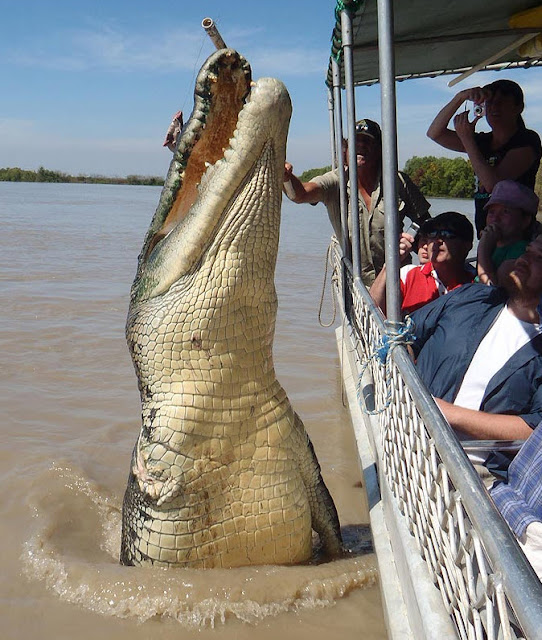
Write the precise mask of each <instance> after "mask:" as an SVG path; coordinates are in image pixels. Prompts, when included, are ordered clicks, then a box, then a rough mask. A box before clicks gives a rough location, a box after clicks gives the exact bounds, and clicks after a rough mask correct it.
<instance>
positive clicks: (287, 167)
mask: <svg viewBox="0 0 542 640" xmlns="http://www.w3.org/2000/svg"><path fill="white" fill-rule="evenodd" d="M293 172H294V167H293V165H291V164H290V163H289V162H285V163H284V178H283V180H282V181H283V182H288V180H290V178H291V177H292V173H293Z"/></svg>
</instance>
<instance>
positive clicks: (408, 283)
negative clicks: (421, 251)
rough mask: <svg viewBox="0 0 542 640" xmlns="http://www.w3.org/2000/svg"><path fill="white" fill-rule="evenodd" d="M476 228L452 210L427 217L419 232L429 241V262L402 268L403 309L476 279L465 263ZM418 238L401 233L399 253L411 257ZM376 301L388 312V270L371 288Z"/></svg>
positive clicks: (380, 275)
mask: <svg viewBox="0 0 542 640" xmlns="http://www.w3.org/2000/svg"><path fill="white" fill-rule="evenodd" d="M473 236H474V231H473V227H472V224H471V223H470V222H469V219H468V218H467V217H466V216H464V215H463V214H461V213H457V212H455V211H448V212H446V213H441V214H440V215H438V216H436V217H435V218H431V219H430V220H427V222H425V223H424V224H423V225H422V227H421V228H420V230H419V232H418V241H419V242H420V241H423V242H424V243H425V242H426V243H427V251H428V254H429V262H426V263H425V264H422V265H406V266H404V267H403V268H402V269H401V271H400V276H401V281H400V284H401V297H402V304H401V310H402V312H403V314H407V313H411V312H412V311H415V310H416V309H419V308H420V307H423V305H425V304H427V303H428V302H431V301H432V300H436V299H437V298H438V297H439V296H441V295H444V294H445V293H448V292H449V291H452V289H455V288H456V287H459V286H460V285H462V284H465V283H466V282H472V281H473V279H474V276H475V275H476V274H475V272H474V269H469V268H468V267H466V266H465V260H466V258H467V255H468V253H469V251H470V250H471V248H472V240H473ZM413 244H414V238H413V237H412V236H411V235H409V234H407V233H403V234H401V239H400V242H399V254H400V256H401V258H405V259H406V258H407V257H408V255H409V253H410V250H411V249H412V246H413ZM369 292H370V294H371V296H372V298H373V300H374V301H375V302H376V304H377V305H378V306H379V307H380V308H381V309H382V311H383V312H384V313H386V271H385V268H384V269H383V270H382V272H381V273H380V274H379V275H378V277H377V278H376V280H375V282H374V284H373V285H372V287H371V289H370V291H369Z"/></svg>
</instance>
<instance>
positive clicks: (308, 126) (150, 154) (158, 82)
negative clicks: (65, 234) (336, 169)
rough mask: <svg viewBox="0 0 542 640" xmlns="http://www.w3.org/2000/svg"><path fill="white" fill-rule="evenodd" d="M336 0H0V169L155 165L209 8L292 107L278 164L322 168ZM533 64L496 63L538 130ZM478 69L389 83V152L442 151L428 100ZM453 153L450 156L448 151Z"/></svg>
mask: <svg viewBox="0 0 542 640" xmlns="http://www.w3.org/2000/svg"><path fill="white" fill-rule="evenodd" d="M334 7H335V0H312V1H309V0H289V1H287V2H286V1H284V0H274V1H273V2H272V3H267V2H246V1H244V2H241V1H240V0H229V1H228V2H226V1H225V0H201V1H200V2H187V1H186V0H185V1H181V0H177V1H176V2H173V1H171V0H155V1H154V2H149V1H148V0H146V1H145V2H143V1H142V0H130V2H126V1H124V0H109V2H107V3H105V2H104V3H101V2H100V3H97V2H92V3H91V2H84V1H82V0H48V1H45V0H0V15H1V16H2V20H1V22H0V87H1V92H0V97H1V98H0V167H8V166H11V167H13V166H20V167H22V168H26V169H36V168H38V167H39V166H40V165H42V166H45V167H47V168H50V169H56V170H60V171H65V172H68V173H73V174H78V173H89V174H103V175H110V176H126V175H128V174H132V173H136V174H142V175H163V174H165V172H166V170H167V167H168V164H169V160H170V158H171V155H170V152H169V151H167V150H166V149H164V148H162V146H161V145H162V140H163V137H164V133H165V130H166V129H167V126H168V124H169V122H170V120H171V115H172V114H173V113H174V112H175V111H176V110H177V109H183V111H184V112H185V115H188V114H189V112H190V111H191V109H192V92H193V85H194V78H195V75H196V74H197V71H198V70H199V68H200V66H201V64H202V63H203V61H204V60H205V58H206V57H207V56H208V55H209V54H210V53H211V52H212V51H213V50H214V47H213V45H212V43H211V42H210V40H209V38H208V37H207V36H206V35H205V33H204V31H203V29H202V28H201V26H200V25H201V21H202V19H203V18H204V17H206V16H210V17H212V18H213V19H214V20H215V22H216V24H217V26H218V28H219V30H220V32H221V34H222V36H223V38H224V40H225V41H226V44H227V45H228V46H231V47H233V48H235V49H237V50H238V51H240V52H241V53H242V54H243V55H244V56H245V57H246V58H247V59H248V60H249V62H250V63H251V65H252V69H253V76H254V77H255V78H258V77H261V76H274V77H278V78H280V79H281V80H282V81H283V82H284V83H285V84H286V86H287V87H288V89H289V91H290V94H291V97H292V102H293V106H294V113H293V116H292V123H291V128H290V136H289V142H288V159H289V160H290V161H291V162H292V163H293V164H294V169H295V171H296V172H298V173H301V172H302V171H303V170H305V169H309V168H312V167H319V166H324V165H326V164H329V116H328V111H327V94H326V88H325V84H324V78H325V74H326V69H327V63H328V58H329V50H330V36H331V31H332V27H333V23H334V16H333V10H334ZM541 73H542V71H540V70H538V69H536V70H531V71H518V72H514V73H511V72H506V74H499V76H498V77H509V78H511V79H514V80H516V81H518V82H520V84H521V85H522V87H523V89H524V91H525V94H526V104H527V107H526V111H525V119H526V122H527V125H528V126H529V127H531V128H534V129H537V130H538V131H542V108H541V107H542V82H541V79H542V76H541ZM494 76H496V74H488V73H484V74H478V77H476V76H475V77H474V78H471V79H469V80H468V81H466V82H463V83H461V84H460V85H458V86H457V88H454V89H449V88H448V87H447V82H448V81H449V79H450V78H439V79H434V80H417V81H408V82H404V83H400V84H398V87H397V95H398V119H399V122H398V127H399V160H400V164H401V165H402V164H403V163H404V162H405V161H406V160H407V159H408V158H409V157H411V156H412V155H428V154H432V155H444V152H443V151H442V150H441V149H440V148H439V147H438V146H437V145H435V144H434V143H432V142H431V141H430V140H428V139H427V138H426V136H425V131H426V129H427V126H428V125H429V123H430V122H431V120H432V118H433V117H434V115H435V114H436V112H437V111H438V109H439V108H440V107H441V106H442V105H443V104H444V103H445V102H446V101H447V100H449V99H450V97H451V96H452V95H453V93H454V92H455V91H457V90H459V89H461V88H464V87H466V86H472V85H474V84H485V83H486V82H490V81H491V79H492V78H493V77H494ZM357 114H358V117H361V116H362V115H365V116H367V117H370V118H373V119H375V120H378V121H380V88H379V87H378V86H376V87H371V88H360V89H358V90H357ZM449 155H450V154H449Z"/></svg>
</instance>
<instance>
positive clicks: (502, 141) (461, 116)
mask: <svg viewBox="0 0 542 640" xmlns="http://www.w3.org/2000/svg"><path fill="white" fill-rule="evenodd" d="M468 100H472V101H473V102H474V103H475V105H478V106H479V107H480V112H479V113H478V114H477V115H475V116H474V119H473V120H471V119H470V117H469V111H468V110H465V111H462V112H460V113H458V114H457V115H455V117H454V114H455V113H456V112H457V110H458V109H459V108H460V107H461V105H463V103H465V102H467V101H468ZM523 108H524V101H523V91H522V90H521V87H520V86H519V85H518V84H516V83H515V82H512V81H511V80H497V81H495V82H492V83H491V84H488V85H486V86H485V87H483V88H482V87H473V88H471V89H463V91H460V92H459V93H458V94H456V95H455V96H454V97H453V98H452V100H450V102H449V103H448V104H447V105H446V106H445V107H444V108H443V109H442V110H441V111H440V112H439V113H438V115H437V117H436V118H435V119H434V120H433V122H432V123H431V126H430V127H429V129H428V131H427V135H428V136H429V137H430V138H431V139H432V140H434V141H435V142H437V143H438V144H440V145H441V146H442V147H445V148H446V149H451V150H452V151H463V152H466V153H467V155H468V156H469V160H470V162H471V164H472V167H473V169H474V173H475V175H476V179H477V184H476V191H475V194H474V203H475V211H476V217H475V224H476V231H477V234H478V236H480V232H481V231H482V229H483V228H484V227H485V225H486V214H485V211H484V206H485V204H486V202H487V199H488V198H489V195H490V194H491V192H492V191H493V189H494V187H495V185H496V184H497V182H499V181H501V180H505V179H510V180H516V181H517V182H520V183H521V184H524V185H526V186H527V187H530V188H531V189H534V185H535V178H536V172H537V170H538V166H539V164H540V157H541V155H542V146H541V143H540V137H539V136H538V134H537V133H536V132H535V131H532V130H530V129H527V128H526V127H525V122H524V121H523V118H522V116H521V113H522V112H523ZM484 111H485V118H486V121H487V123H488V125H489V126H490V127H491V132H489V133H476V132H475V128H476V124H477V122H478V121H479V120H480V119H481V118H482V117H483V115H484ZM452 118H453V123H454V127H455V131H454V130H453V129H450V128H449V127H448V125H449V123H450V120H451V119H452Z"/></svg>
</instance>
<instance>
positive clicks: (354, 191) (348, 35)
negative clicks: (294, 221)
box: [341, 9, 361, 280]
mask: <svg viewBox="0 0 542 640" xmlns="http://www.w3.org/2000/svg"><path fill="white" fill-rule="evenodd" d="M341 33H342V43H343V60H344V86H345V89H346V113H347V131H348V184H349V189H350V224H351V227H352V238H351V241H352V265H353V268H354V280H359V279H361V254H360V224H359V204H358V198H359V196H358V172H357V162H356V101H355V95H354V70H353V67H354V64H353V52H352V13H351V12H350V10H348V9H343V10H342V11H341Z"/></svg>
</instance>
